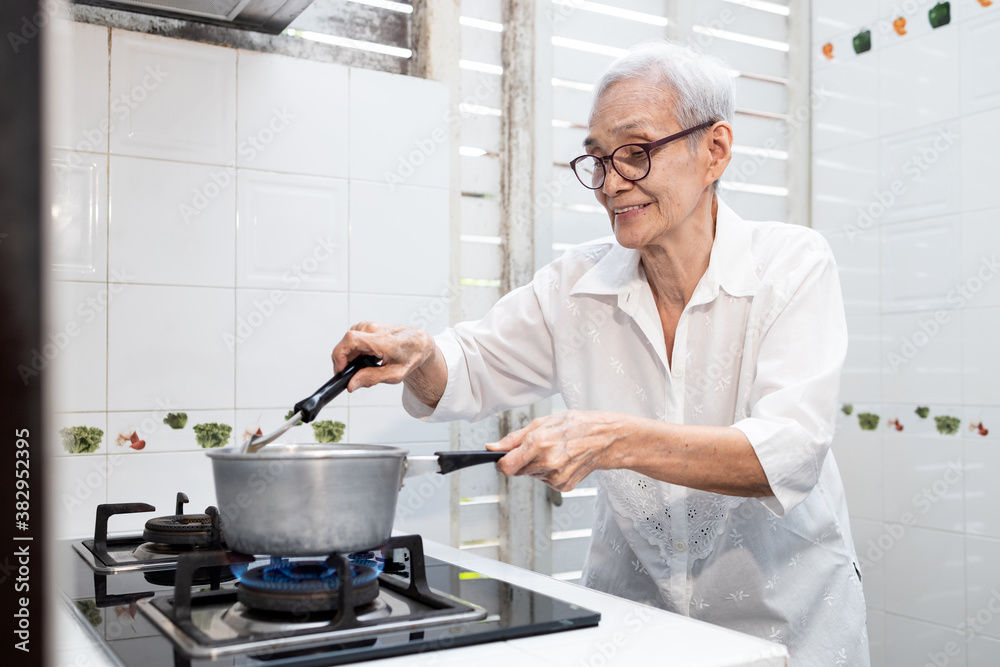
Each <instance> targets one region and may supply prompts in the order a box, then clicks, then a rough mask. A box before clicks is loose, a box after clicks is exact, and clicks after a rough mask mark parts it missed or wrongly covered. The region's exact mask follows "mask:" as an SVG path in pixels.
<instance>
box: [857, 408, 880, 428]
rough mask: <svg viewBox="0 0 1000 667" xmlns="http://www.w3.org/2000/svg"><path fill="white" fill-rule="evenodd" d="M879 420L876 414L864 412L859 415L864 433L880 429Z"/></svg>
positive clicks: (859, 422) (859, 423)
mask: <svg viewBox="0 0 1000 667" xmlns="http://www.w3.org/2000/svg"><path fill="white" fill-rule="evenodd" d="M878 419H879V417H878V415H877V414H875V413H874V412H862V413H861V414H859V415H858V425H859V426H860V427H861V430H862V431H874V430H875V429H877V428H878Z"/></svg>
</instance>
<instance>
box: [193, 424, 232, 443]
mask: <svg viewBox="0 0 1000 667" xmlns="http://www.w3.org/2000/svg"><path fill="white" fill-rule="evenodd" d="M232 432H233V427H232V426H230V425H229V424H217V423H214V422H211V423H208V424H196V425H195V427H194V439H195V441H196V442H197V443H198V446H199V447H203V448H205V449H214V448H216V447H222V446H223V445H225V444H227V443H228V442H229V436H230V435H232Z"/></svg>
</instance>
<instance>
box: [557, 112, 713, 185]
mask: <svg viewBox="0 0 1000 667" xmlns="http://www.w3.org/2000/svg"><path fill="white" fill-rule="evenodd" d="M717 122H718V121H714V120H709V121H705V122H704V123H702V124H701V125H695V126H694V127H689V128H688V129H686V130H681V131H680V132H678V133H676V134H671V135H670V136H669V137H664V138H663V139H658V140H657V141H651V142H649V143H648V144H624V145H622V146H619V147H618V148H616V149H614V150H613V151H611V155H605V156H600V155H590V154H587V155H581V156H580V157H576V158H573V159H572V160H570V163H569V166H570V168H571V169H572V170H573V173H574V174H575V175H576V179H577V180H578V181H580V183H581V184H582V185H583V187H585V188H587V189H588V190H600V189H601V188H603V187H604V181H605V179H607V177H608V166H607V162H608V161H610V162H611V166H612V167H613V168H614V170H615V172H616V173H617V174H618V175H619V176H621V177H622V178H623V179H625V180H626V181H630V182H632V183H635V182H636V181H641V180H642V179H644V178H646V177H647V176H649V171H650V169H652V168H653V157H652V155H650V152H651V151H652V150H653V149H654V148H659V147H660V146H663V145H664V144H668V143H670V142H671V141H675V140H677V139H680V138H682V137H686V136H687V135H689V134H691V133H693V132H697V131H698V130H703V129H705V128H707V127H711V126H712V125H715V124H716V123H717ZM633 147H635V148H639V149H642V150H643V151H645V152H646V173H645V174H643V175H642V176H640V177H639V178H629V177H628V176H626V175H625V174H623V173H622V172H621V171H619V169H618V167H617V166H615V159H614V158H615V154H616V153H617V152H618V151H620V150H621V149H623V148H633ZM586 159H591V160H600V161H601V168H602V169H604V178H602V179H601V182H600V183H599V184H598V185H596V186H595V185H587V183H585V182H584V180H583V177H582V176H580V174H579V172H577V170H576V165H577V163H578V162H580V160H586Z"/></svg>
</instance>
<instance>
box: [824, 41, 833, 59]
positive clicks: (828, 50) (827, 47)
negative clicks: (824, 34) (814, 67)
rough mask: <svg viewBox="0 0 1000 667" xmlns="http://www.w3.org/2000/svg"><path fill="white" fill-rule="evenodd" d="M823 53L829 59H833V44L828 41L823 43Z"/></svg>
mask: <svg viewBox="0 0 1000 667" xmlns="http://www.w3.org/2000/svg"><path fill="white" fill-rule="evenodd" d="M823 55H824V56H826V58H827V60H833V44H831V43H829V42H827V43H826V44H824V45H823Z"/></svg>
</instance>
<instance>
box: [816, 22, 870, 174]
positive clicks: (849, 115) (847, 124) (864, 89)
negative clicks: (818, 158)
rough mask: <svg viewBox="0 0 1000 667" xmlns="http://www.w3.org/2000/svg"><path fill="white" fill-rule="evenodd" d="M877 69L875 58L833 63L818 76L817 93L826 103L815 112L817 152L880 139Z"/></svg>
mask: <svg viewBox="0 0 1000 667" xmlns="http://www.w3.org/2000/svg"><path fill="white" fill-rule="evenodd" d="M819 43H820V44H822V43H823V42H822V41H821V42H819ZM877 65H878V59H877V55H875V56H873V57H871V58H855V59H854V60H849V61H847V62H838V63H831V64H830V65H829V66H828V67H824V68H822V69H819V70H817V71H816V72H815V74H814V76H813V82H812V86H813V91H814V94H815V95H816V96H817V99H820V100H822V101H821V102H820V103H818V104H817V105H816V107H815V109H814V111H813V149H814V150H816V151H824V150H827V149H830V148H837V147H840V146H846V145H850V144H856V143H858V142H861V141H868V140H870V139H873V138H874V137H876V136H878V118H879V107H878V66H877ZM871 164H873V163H869V165H871ZM866 166H867V165H866Z"/></svg>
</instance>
